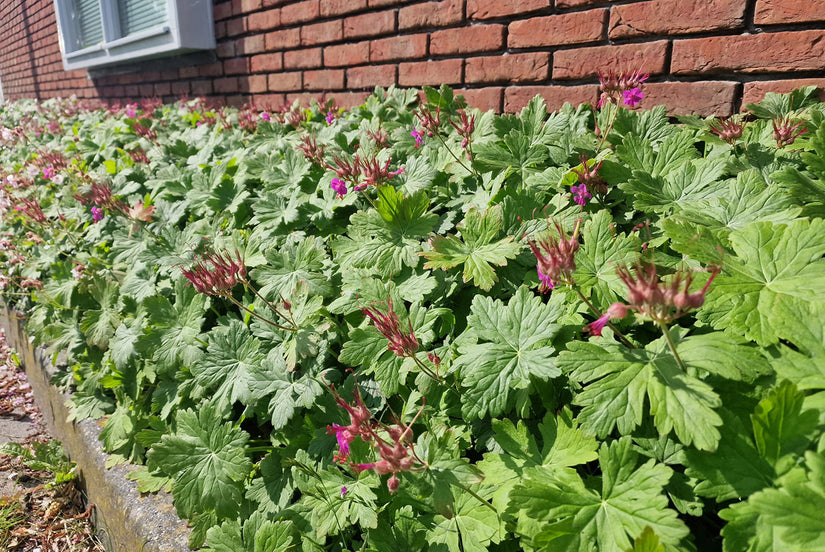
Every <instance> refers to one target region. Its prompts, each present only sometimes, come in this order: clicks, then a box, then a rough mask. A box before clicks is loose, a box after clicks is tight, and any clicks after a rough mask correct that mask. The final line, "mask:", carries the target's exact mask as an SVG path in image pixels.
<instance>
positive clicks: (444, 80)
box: [398, 59, 462, 86]
mask: <svg viewBox="0 0 825 552" xmlns="http://www.w3.org/2000/svg"><path fill="white" fill-rule="evenodd" d="M461 64H462V60H460V59H445V60H441V61H420V62H415V63H401V64H399V66H398V85H399V86H422V85H425V84H430V85H438V84H458V83H460V82H461Z"/></svg>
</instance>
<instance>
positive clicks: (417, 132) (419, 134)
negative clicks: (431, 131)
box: [410, 127, 424, 148]
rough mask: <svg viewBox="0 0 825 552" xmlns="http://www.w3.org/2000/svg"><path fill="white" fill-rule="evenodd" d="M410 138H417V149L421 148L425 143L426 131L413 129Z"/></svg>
mask: <svg viewBox="0 0 825 552" xmlns="http://www.w3.org/2000/svg"><path fill="white" fill-rule="evenodd" d="M410 136H412V137H413V138H415V147H416V148H420V147H421V144H423V143H424V131H421V130H418V129H417V128H415V127H413V129H412V130H411V131H410Z"/></svg>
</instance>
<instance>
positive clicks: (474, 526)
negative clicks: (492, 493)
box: [426, 491, 504, 552]
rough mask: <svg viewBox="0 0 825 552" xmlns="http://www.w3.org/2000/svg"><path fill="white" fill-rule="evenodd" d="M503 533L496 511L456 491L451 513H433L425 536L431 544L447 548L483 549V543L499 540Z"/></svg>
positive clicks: (471, 551)
mask: <svg viewBox="0 0 825 552" xmlns="http://www.w3.org/2000/svg"><path fill="white" fill-rule="evenodd" d="M503 533H504V531H503V527H502V523H501V520H500V519H499V517H498V515H497V514H496V512H494V511H493V510H492V509H491V508H490V507H489V505H486V503H485V504H482V503H481V502H479V500H478V499H477V498H476V497H474V496H472V495H470V493H467V492H464V491H461V492H458V493H457V496H456V499H455V511H454V513H453V515H451V516H449V517H445V516H443V515H440V514H436V515H435V516H433V519H432V527H430V529H429V530H428V531H427V535H426V538H427V542H428V543H430V544H431V545H439V544H443V545H446V548H447V550H449V551H450V552H486V550H487V546H488V545H489V544H490V543H494V542H499V540H501V537H502V536H503Z"/></svg>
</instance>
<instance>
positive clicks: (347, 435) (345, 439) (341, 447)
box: [327, 424, 355, 496]
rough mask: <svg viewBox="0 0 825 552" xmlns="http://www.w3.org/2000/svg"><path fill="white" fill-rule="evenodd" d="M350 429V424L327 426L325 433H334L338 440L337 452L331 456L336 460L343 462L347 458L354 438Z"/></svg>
mask: <svg viewBox="0 0 825 552" xmlns="http://www.w3.org/2000/svg"><path fill="white" fill-rule="evenodd" d="M350 429H351V428H350V426H341V425H338V424H332V425H331V426H327V433H328V434H330V435H333V434H334V435H335V439H336V440H337V441H338V452H336V453H335V457H334V458H333V459H334V460H335V461H336V462H340V463H344V462H346V460H347V458H349V444H350V443H351V442H352V440H353V439H355V435H354V434H353V433H352V431H350ZM342 496H343V495H342Z"/></svg>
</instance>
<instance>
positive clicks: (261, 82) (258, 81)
mask: <svg viewBox="0 0 825 552" xmlns="http://www.w3.org/2000/svg"><path fill="white" fill-rule="evenodd" d="M246 88H247V91H248V92H252V93H255V94H257V93H259V92H266V75H250V76H249V77H247V87H246Z"/></svg>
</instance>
